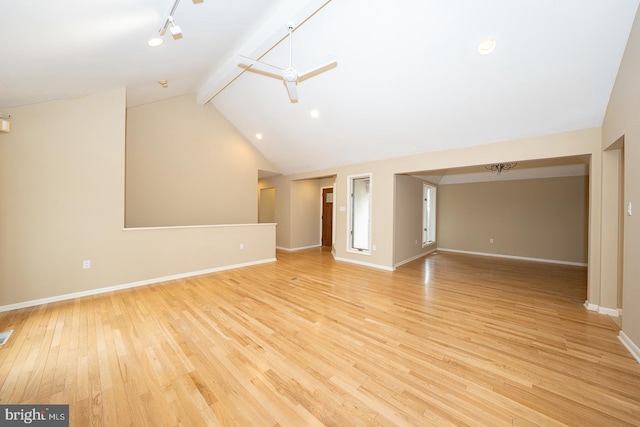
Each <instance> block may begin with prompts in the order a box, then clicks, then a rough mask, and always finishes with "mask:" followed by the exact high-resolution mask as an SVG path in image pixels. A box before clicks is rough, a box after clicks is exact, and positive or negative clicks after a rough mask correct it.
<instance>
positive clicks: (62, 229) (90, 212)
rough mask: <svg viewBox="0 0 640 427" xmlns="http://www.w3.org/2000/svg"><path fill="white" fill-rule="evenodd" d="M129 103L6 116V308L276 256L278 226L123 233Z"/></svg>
mask: <svg viewBox="0 0 640 427" xmlns="http://www.w3.org/2000/svg"><path fill="white" fill-rule="evenodd" d="M125 104H126V94H125V91H124V89H117V90H111V91H106V92H102V93H97V94H92V95H86V96H80V97H77V98H73V99H65V100H59V101H53V102H47V103H41V104H34V105H28V106H23V107H17V108H11V109H8V110H6V111H5V112H6V113H9V114H11V116H12V120H11V121H12V126H11V133H8V134H2V135H0V206H1V209H2V214H1V215H0V236H2V238H0V310H3V309H8V308H16V307H17V306H21V305H29V304H30V303H33V302H34V301H36V302H37V301H38V300H40V302H42V299H47V298H57V297H60V296H63V295H69V294H77V293H91V292H95V291H96V290H98V289H100V288H105V287H114V286H122V285H128V284H132V283H135V282H139V281H147V280H152V279H155V278H162V277H166V276H172V275H179V274H188V273H190V272H196V271H203V270H211V269H217V268H226V267H228V266H234V265H244V264H251V263H257V262H264V261H267V260H271V259H273V258H274V257H275V230H274V226H273V225H261V224H260V225H244V226H243V225H237V226H220V227H204V228H182V229H157V230H156V229H150V230H124V229H123V225H124V187H125V183H124V176H125V156H124V154H125ZM256 181H257V179H256V180H254V181H253V182H252V183H251V191H252V192H253V193H254V194H255V187H256ZM241 191H244V189H242V190H241ZM252 212H253V213H254V215H255V212H256V206H254V207H253V209H252ZM240 243H243V244H244V249H242V250H240V249H239V245H240ZM86 259H90V260H91V264H92V265H91V269H86V270H85V269H82V262H83V260H86Z"/></svg>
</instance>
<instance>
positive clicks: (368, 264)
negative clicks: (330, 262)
mask: <svg viewBox="0 0 640 427" xmlns="http://www.w3.org/2000/svg"><path fill="white" fill-rule="evenodd" d="M334 259H335V260H336V261H342V262H348V263H351V264H358V265H363V266H365V267H372V268H377V269H378V270H385V271H394V270H395V268H393V267H387V266H386V265H380V264H373V263H371V262H364V261H356V260H354V259H349V258H340V257H334Z"/></svg>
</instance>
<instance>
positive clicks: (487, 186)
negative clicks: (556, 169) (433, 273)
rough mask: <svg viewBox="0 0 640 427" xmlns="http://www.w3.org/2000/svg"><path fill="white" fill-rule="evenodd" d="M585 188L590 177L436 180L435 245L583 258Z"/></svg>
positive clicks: (561, 258) (578, 260)
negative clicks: (446, 182)
mask: <svg viewBox="0 0 640 427" xmlns="http://www.w3.org/2000/svg"><path fill="white" fill-rule="evenodd" d="M588 189H589V185H588V177H561V178H546V179H528V180H505V181H492V182H478V183H468V184H455V185H440V186H439V187H438V203H437V209H438V214H437V218H438V229H437V233H436V235H437V236H438V248H439V249H452V250H460V251H469V252H479V253H488V254H500V255H507V256H517V257H524V258H535V259H544V260H550V261H560V262H570V263H581V264H584V263H586V262H587V224H588V216H589V211H588ZM490 239H493V243H490V241H489V240H490Z"/></svg>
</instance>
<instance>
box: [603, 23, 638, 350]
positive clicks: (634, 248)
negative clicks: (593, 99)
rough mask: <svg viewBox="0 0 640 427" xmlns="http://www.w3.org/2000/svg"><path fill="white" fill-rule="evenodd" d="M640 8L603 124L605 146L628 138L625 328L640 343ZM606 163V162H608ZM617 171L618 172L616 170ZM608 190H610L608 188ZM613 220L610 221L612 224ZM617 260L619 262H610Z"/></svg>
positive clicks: (625, 166) (624, 289)
mask: <svg viewBox="0 0 640 427" xmlns="http://www.w3.org/2000/svg"><path fill="white" fill-rule="evenodd" d="M639 113H640V10H639V11H638V13H637V14H636V19H635V22H634V25H633V28H632V29H631V35H630V37H629V41H628V43H627V47H626V50H625V53H624V57H623V59H622V63H621V65H620V70H619V72H618V76H617V79H616V83H615V86H614V88H613V92H612V94H611V99H610V100H609V106H608V108H607V113H606V116H605V120H604V123H603V126H602V148H603V149H605V148H608V147H609V146H610V145H611V144H613V143H615V142H616V141H618V140H619V139H620V138H621V137H624V167H623V170H624V184H623V185H624V197H623V200H622V201H621V202H622V208H623V210H624V208H625V207H626V204H627V203H632V204H633V208H634V212H633V215H632V216H628V215H625V216H624V219H623V229H624V253H623V257H624V271H623V284H622V306H623V310H624V311H623V317H622V331H623V332H624V333H625V334H626V335H627V336H629V337H630V338H631V339H632V340H633V342H634V343H635V344H636V345H637V346H638V345H640V263H639V262H638V260H639V259H640V168H639V167H638V165H640V120H638V117H639ZM605 166H606V164H605ZM613 174H615V172H614V173H613ZM605 191H606V189H605ZM608 224H609V223H607V225H608ZM610 262H615V261H610Z"/></svg>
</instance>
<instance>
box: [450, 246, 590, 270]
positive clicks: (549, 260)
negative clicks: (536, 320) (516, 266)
mask: <svg viewBox="0 0 640 427" xmlns="http://www.w3.org/2000/svg"><path fill="white" fill-rule="evenodd" d="M438 250H439V251H442V252H456V253H461V254H469V255H479V256H489V257H495V258H508V259H518V260H521V261H534V262H546V263H549V264H563V265H573V266H576V267H587V266H588V265H589V264H586V263H583V262H573V261H560V260H555V259H545V258H529V257H523V256H513V255H502V254H491V253H486V252H472V251H460V250H458V249H447V248H438Z"/></svg>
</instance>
